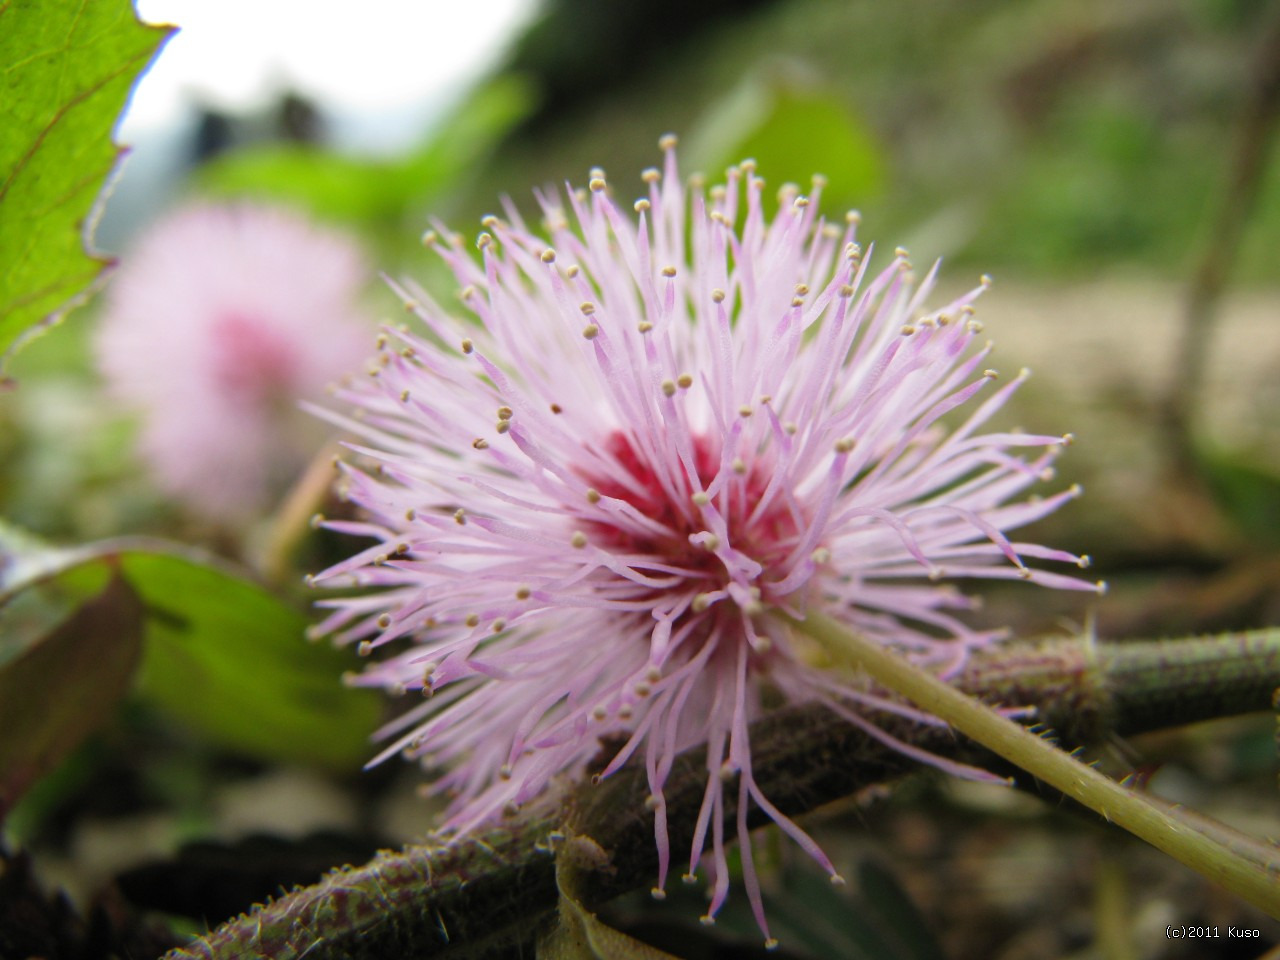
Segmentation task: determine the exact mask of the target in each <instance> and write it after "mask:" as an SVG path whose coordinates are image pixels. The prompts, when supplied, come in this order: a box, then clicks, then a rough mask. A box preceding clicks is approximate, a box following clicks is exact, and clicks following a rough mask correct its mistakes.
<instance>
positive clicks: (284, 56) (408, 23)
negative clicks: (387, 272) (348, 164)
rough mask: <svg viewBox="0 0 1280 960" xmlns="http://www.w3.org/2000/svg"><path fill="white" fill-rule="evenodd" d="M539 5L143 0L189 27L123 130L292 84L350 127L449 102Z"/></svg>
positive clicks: (527, 0) (439, 0)
mask: <svg viewBox="0 0 1280 960" xmlns="http://www.w3.org/2000/svg"><path fill="white" fill-rule="evenodd" d="M535 6H536V0H416V2H415V0H345V2H344V0H137V7H138V12H139V14H140V15H141V16H142V18H143V19H145V20H148V21H150V22H152V23H172V24H177V25H178V26H180V27H182V30H181V31H180V32H179V33H178V35H177V36H175V37H173V38H172V39H171V40H170V41H169V44H168V46H167V47H166V48H165V50H164V52H163V53H162V54H161V56H160V58H159V60H158V61H157V62H156V64H155V66H154V67H153V68H152V70H151V72H150V73H149V74H148V75H147V76H146V77H144V78H143V80H142V82H141V83H140V84H139V86H138V89H137V91H136V92H135V94H134V98H133V102H132V104H131V106H130V108H129V111H128V113H127V114H126V117H125V120H124V123H123V125H122V129H121V134H122V137H123V139H124V140H125V141H128V140H130V138H131V135H136V134H137V133H140V132H141V131H144V130H146V129H149V128H156V127H162V126H168V125H170V124H172V123H173V122H175V121H176V120H177V119H178V118H179V117H181V116H182V115H183V114H184V113H185V112H186V110H187V109H188V108H189V106H190V105H191V104H192V103H204V104H208V105H210V106H214V107H218V108H221V109H224V110H230V111H236V110H240V109H252V108H254V107H257V106H260V105H262V104H264V103H266V102H268V101H269V100H271V99H272V98H273V96H274V95H275V94H278V93H279V92H281V91H282V90H285V89H292V90H295V91H297V92H299V93H303V94H306V95H309V96H310V97H311V98H313V99H315V100H317V101H319V102H320V104H321V106H322V109H323V110H324V112H325V113H326V114H327V115H329V116H331V117H336V118H338V120H339V124H340V125H342V118H343V117H344V116H345V117H346V118H348V119H350V118H352V117H360V116H364V117H367V118H369V120H371V121H376V118H378V117H383V118H386V117H396V116H409V115H412V114H414V113H418V114H419V115H421V114H423V113H424V112H434V110H432V109H430V107H431V105H433V104H434V105H435V109H439V107H440V106H441V105H443V103H442V102H444V101H447V100H448V99H449V98H451V97H452V96H456V95H457V94H458V93H460V92H461V90H462V89H463V88H464V87H465V85H466V84H467V83H469V82H470V81H472V80H474V79H476V78H477V77H478V76H479V75H480V74H481V73H482V72H483V71H484V70H485V69H486V68H488V67H490V66H492V65H493V63H494V62H495V61H496V60H497V58H498V57H500V56H501V55H502V53H503V51H504V50H505V48H506V45H507V43H508V42H509V40H510V39H511V37H512V35H513V34H514V33H515V31H516V30H517V29H518V28H519V27H520V26H522V25H523V24H524V23H526V22H527V21H528V20H529V19H530V17H531V16H532V15H533V13H534V12H535ZM357 11H358V12H357ZM348 125H349V124H348ZM384 126H385V125H384ZM420 133H421V130H420V129H418V130H413V131H406V137H407V138H408V139H409V140H412V139H414V138H416V136H418V135H419V134H420ZM391 136H392V139H394V136H393V135H391ZM390 146H394V144H391V145H390Z"/></svg>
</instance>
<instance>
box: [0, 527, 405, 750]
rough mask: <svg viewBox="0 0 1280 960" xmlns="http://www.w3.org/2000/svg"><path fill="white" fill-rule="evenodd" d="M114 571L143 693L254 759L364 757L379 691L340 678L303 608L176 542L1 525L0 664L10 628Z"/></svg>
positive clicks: (61, 607) (96, 585)
mask: <svg viewBox="0 0 1280 960" xmlns="http://www.w3.org/2000/svg"><path fill="white" fill-rule="evenodd" d="M113 570H118V571H119V573H120V575H121V576H122V577H123V578H124V579H125V580H126V581H127V582H128V584H129V586H130V588H131V589H132V590H133V591H134V592H135V593H136V594H137V596H138V598H139V599H140V602H141V604H142V605H143V607H144V609H145V612H146V617H145V621H146V622H145V630H144V636H145V647H144V650H143V655H142V660H141V663H140V669H139V671H138V677H137V689H138V692H139V693H140V694H141V695H142V697H143V698H145V699H147V700H149V701H150V702H152V703H154V704H156V705H158V706H160V707H161V708H162V709H163V710H165V711H166V712H167V713H168V714H169V715H170V716H172V717H174V718H175V719H177V720H178V721H180V722H182V723H185V724H186V725H187V726H189V727H191V728H193V729H195V730H196V731H198V732H199V733H200V734H201V735H203V736H204V737H206V738H207V739H208V740H210V741H211V742H213V743H215V744H217V745H219V746H222V747H225V748H229V749H232V750H237V751H240V752H243V753H246V754H249V755H252V756H255V757H260V758H263V759H269V760H275V761H283V762H299V763H309V764H313V765H317V766H323V767H328V768H332V769H349V768H351V767H352V766H356V765H358V764H359V763H360V762H361V761H362V760H364V759H367V757H368V756H369V754H370V752H371V748H370V745H369V734H370V733H371V732H372V731H373V729H374V727H375V726H376V724H377V721H378V718H379V716H380V714H381V698H380V697H379V696H378V695H377V694H376V693H374V692H372V691H368V690H353V689H349V688H347V687H344V686H343V685H342V683H341V680H340V678H341V675H342V673H343V671H344V670H346V669H348V668H349V667H350V666H351V662H350V657H349V656H348V655H347V654H346V653H345V652H343V651H339V650H335V649H333V648H332V647H329V646H323V645H316V644H308V643H307V642H306V641H305V640H304V635H305V631H306V627H307V623H308V621H307V618H306V616H305V615H304V614H303V613H302V612H300V611H299V610H297V609H295V608H294V607H292V606H290V605H289V604H287V603H284V602H283V601H281V600H280V599H278V598H277V597H275V596H274V595H272V594H271V593H269V592H268V591H267V590H265V589H264V588H262V587H260V586H259V585H258V584H256V583H254V582H253V581H252V580H250V579H249V578H248V577H246V576H245V575H243V574H242V573H240V572H239V571H237V570H236V569H235V568H233V567H231V566H230V565H229V564H226V563H225V562H222V561H219V560H217V559H215V558H213V557H209V556H207V555H204V554H203V553H201V552H199V551H196V550H192V549H190V548H185V547H181V546H179V545H176V544H169V543H166V542H164V541H156V540H144V539H141V538H134V539H120V540H113V541H105V542H102V543H97V544H91V545H88V546H84V547H78V548H74V549H66V550H58V549H55V548H49V547H43V546H40V545H38V544H36V543H35V542H34V541H33V540H32V538H30V537H28V536H26V535H23V534H21V533H20V532H19V531H17V530H15V529H14V528H12V527H8V526H4V525H0V604H3V606H0V613H2V614H3V615H4V619H2V620H0V628H4V629H0V664H3V663H4V662H5V659H6V656H7V657H8V658H10V659H11V658H12V657H13V656H15V655H17V654H19V653H20V652H21V651H20V650H14V649H11V648H12V647H13V644H10V643H8V642H6V640H5V637H6V636H7V635H9V636H11V635H13V634H14V632H15V629H16V627H17V626H19V625H23V624H25V625H26V626H25V629H26V631H27V632H30V631H31V630H34V629H39V628H40V627H42V626H47V624H48V623H49V622H50V621H51V620H52V619H55V618H56V617H57V616H61V615H65V613H66V611H67V610H68V609H71V608H74V606H75V605H76V604H77V603H78V602H80V600H82V599H83V598H84V597H86V596H89V595H91V593H92V591H94V590H97V589H101V584H102V583H103V582H104V581H105V579H106V578H107V577H108V575H109V574H110V573H111V571H113ZM6 571H8V573H7V574H6ZM50 611H52V612H50Z"/></svg>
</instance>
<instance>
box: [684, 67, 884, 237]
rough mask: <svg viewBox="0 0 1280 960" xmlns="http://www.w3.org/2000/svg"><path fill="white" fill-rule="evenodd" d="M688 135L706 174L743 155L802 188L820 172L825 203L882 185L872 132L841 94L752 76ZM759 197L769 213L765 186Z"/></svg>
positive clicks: (863, 195) (832, 205) (858, 198)
mask: <svg viewBox="0 0 1280 960" xmlns="http://www.w3.org/2000/svg"><path fill="white" fill-rule="evenodd" d="M690 140H691V143H690V144H689V149H688V150H687V155H688V157H689V159H690V160H691V161H692V163H693V165H694V166H696V167H698V168H700V169H705V170H706V171H707V173H708V174H709V175H712V176H713V177H714V176H718V175H719V172H720V171H723V170H724V169H725V167H728V166H731V165H733V164H736V163H739V162H741V161H742V160H745V159H747V158H751V159H754V160H755V161H756V162H757V163H758V165H759V169H760V171H761V172H762V173H764V174H765V175H766V176H767V177H768V178H769V182H770V183H771V184H774V185H775V186H780V185H781V184H783V183H786V182H791V183H795V184H797V185H798V186H799V187H800V190H801V192H802V193H805V194H807V193H808V192H809V184H810V182H811V179H812V176H813V175H814V174H815V173H817V174H823V175H824V176H826V177H827V178H828V181H829V184H830V186H829V187H828V188H827V191H826V194H825V195H824V199H823V201H822V204H823V208H824V209H828V210H833V209H834V210H838V209H839V208H840V206H842V205H847V204H859V203H864V202H866V200H867V199H869V198H871V197H874V196H875V195H877V194H878V193H879V192H880V191H881V189H882V188H883V185H884V179H885V178H884V159H883V156H882V150H881V148H880V146H879V144H878V142H877V141H876V138H875V135H874V134H873V133H872V131H871V130H870V128H868V127H867V126H866V124H865V123H863V122H862V120H861V119H860V118H859V117H858V116H857V115H856V114H855V113H854V112H853V110H852V108H851V107H850V106H849V105H848V104H847V103H845V101H844V100H843V99H842V98H841V97H839V96H837V95H836V94H835V92H833V91H827V90H824V89H821V88H812V89H810V88H805V87H801V86H796V85H792V84H790V83H788V82H786V81H785V80H777V79H761V78H759V77H752V78H750V79H748V80H747V81H745V82H744V83H743V84H742V85H741V86H739V87H738V88H737V89H736V90H735V91H733V92H732V93H730V94H729V95H728V96H726V97H725V98H724V99H723V100H722V101H721V102H720V103H719V104H717V105H716V107H714V108H713V109H712V110H711V112H710V113H709V115H708V117H707V118H706V119H705V120H704V121H703V123H702V126H701V128H700V129H699V130H696V131H695V132H694V134H693V135H692V136H691V137H690ZM837 191H838V192H837ZM765 201H766V204H765V205H766V208H767V212H770V213H772V211H773V210H775V209H776V207H777V203H776V201H775V200H774V199H773V192H772V191H766V194H765Z"/></svg>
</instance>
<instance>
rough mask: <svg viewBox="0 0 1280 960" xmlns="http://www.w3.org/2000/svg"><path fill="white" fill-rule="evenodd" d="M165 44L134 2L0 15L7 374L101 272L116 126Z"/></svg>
mask: <svg viewBox="0 0 1280 960" xmlns="http://www.w3.org/2000/svg"><path fill="white" fill-rule="evenodd" d="M167 35H168V30H167V29H166V28H156V27H149V26H144V25H143V24H141V23H139V22H138V20H137V19H136V17H135V16H134V12H133V5H132V4H131V3H130V2H129V0H81V2H78V3H48V2H44V3H42V2H39V0H11V2H9V3H5V4H0V71H3V72H2V73H0V76H3V83H2V85H0V90H2V91H3V109H2V110H0V223H2V224H3V230H0V263H3V264H4V270H3V271H2V272H0V372H2V371H3V363H4V361H6V360H7V358H8V356H9V355H10V353H11V352H12V351H13V349H14V348H15V345H16V344H17V343H18V342H19V338H20V337H21V336H22V335H23V334H24V333H27V332H28V331H30V330H32V329H33V328H34V327H36V325H37V324H40V323H42V322H43V323H49V322H52V321H56V320H57V319H58V318H59V317H60V316H61V314H62V313H64V312H65V311H66V310H68V309H70V308H71V307H72V306H75V301H76V298H77V296H78V295H79V294H81V293H82V292H83V291H84V290H85V288H86V287H87V286H88V285H89V284H90V283H92V282H93V280H94V279H95V278H96V277H97V276H98V274H99V272H100V271H101V270H102V266H103V263H102V261H101V260H100V259H97V258H95V257H94V256H92V255H91V254H90V253H89V252H87V250H86V248H85V243H84V227H85V221H86V220H87V219H88V218H89V217H90V215H91V212H92V210H93V206H94V202H95V199H96V198H97V196H98V194H99V192H100V190H101V189H102V186H103V183H104V181H105V179H106V177H107V174H108V173H109V172H110V171H111V168H112V166H113V165H114V163H115V161H116V156H117V153H118V149H117V148H116V146H115V145H114V144H113V143H112V141H111V136H110V133H111V129H112V127H113V125H114V124H115V121H116V117H117V116H118V115H119V114H120V112H121V110H122V109H123V108H124V105H125V102H126V101H127V99H128V97H129V91H130V89H131V88H132V86H133V83H134V80H135V79H137V77H138V75H139V74H140V73H141V72H142V70H143V69H144V68H145V67H146V66H147V64H148V63H149V62H150V60H151V59H152V57H153V56H154V55H155V53H156V51H157V49H158V48H159V46H160V44H161V43H162V42H163V40H164V39H165V38H166V36H167Z"/></svg>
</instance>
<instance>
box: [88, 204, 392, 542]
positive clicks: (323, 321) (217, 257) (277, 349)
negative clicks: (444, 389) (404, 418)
mask: <svg viewBox="0 0 1280 960" xmlns="http://www.w3.org/2000/svg"><path fill="white" fill-rule="evenodd" d="M365 276H366V268H365V266H364V263H363V260H362V257H361V255H360V252H359V251H358V249H357V248H356V246H355V245H354V243H353V242H352V241H350V240H349V239H347V238H346V237H344V236H343V235H341V234H338V233H335V232H332V231H326V230H321V229H319V228H317V227H315V226H313V225H312V224H310V223H309V222H308V221H306V220H305V219H303V218H302V217H300V216H298V215H295V214H292V213H288V212H285V211H282V210H276V209H271V208H265V207H256V206H231V207H228V206H216V205H197V206H192V207H187V208H184V209H181V210H179V211H177V212H175V213H173V214H171V215H169V216H168V217H166V218H164V219H163V220H161V221H160V222H159V223H157V224H155V226H153V227H152V228H151V229H150V230H148V231H147V233H146V234H144V235H143V237H142V238H141V239H140V241H139V242H138V243H137V244H136V246H135V247H134V248H133V250H132V251H131V252H130V253H129V254H128V255H127V256H126V257H125V258H124V260H123V263H122V265H121V267H120V269H119V270H118V271H117V273H116V275H115V276H114V277H113V279H112V283H111V286H110V288H109V291H108V295H107V307H106V312H105V314H104V316H103V317H102V324H101V327H100V330H99V335H98V342H97V348H98V351H97V352H98V360H99V366H100V368H101V370H102V372H103V375H104V376H105V377H106V379H107V382H108V386H109V389H110V390H111V392H112V393H113V394H114V395H115V396H116V397H117V398H118V399H119V400H120V401H122V402H123V403H124V404H125V405H127V406H129V407H130V408H133V409H134V410H136V411H138V412H139V413H140V414H141V417H142V427H141V435H140V439H139V443H140V447H141V452H142V454H143V457H144V458H145V460H146V461H147V462H148V463H149V464H150V466H151V467H152V468H153V470H154V473H155V475H156V477H157V480H158V483H159V485H160V486H161V487H162V488H163V489H164V490H165V491H166V492H167V493H169V494H170V495H172V496H174V497H176V498H178V499H180V500H183V501H185V502H187V503H188V504H190V505H191V506H193V507H194V508H196V509H198V510H200V511H201V512H203V513H205V514H206V515H209V516H213V517H216V518H219V519H223V520H231V519H238V518H242V517H246V516H252V515H253V514H254V513H256V512H257V511H259V510H261V509H262V508H263V507H265V506H266V500H267V498H268V497H269V496H270V495H271V494H272V493H278V492H279V491H278V490H277V489H276V487H277V486H278V485H279V484H280V483H281V482H284V481H287V480H288V479H289V477H290V476H291V473H292V471H293V470H296V469H297V468H298V466H300V465H301V463H302V462H305V459H306V458H307V457H308V456H309V455H310V453H311V452H312V451H313V449H314V446H315V444H316V443H317V441H318V440H319V439H320V438H321V437H322V436H323V434H322V433H321V432H320V431H318V430H317V429H316V424H315V423H314V418H311V417H308V416H307V415H305V414H303V413H302V412H301V411H299V410H298V409H297V403H298V401H299V400H300V399H304V398H311V399H315V398H318V397H319V396H320V395H321V394H322V393H323V389H324V387H325V385H326V384H327V383H328V382H329V381H330V380H334V379H336V378H337V377H339V376H340V375H342V374H343V373H344V372H346V371H347V370H349V369H351V368H352V367H353V366H355V365H357V364H358V363H359V360H360V358H361V357H362V356H365V355H366V354H367V352H368V337H369V333H368V327H367V326H366V325H365V324H364V323H362V322H361V321H360V319H359V310H358V308H357V303H356V301H357V297H358V295H359V292H360V289H361V287H362V285H363V283H364V280H365Z"/></svg>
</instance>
